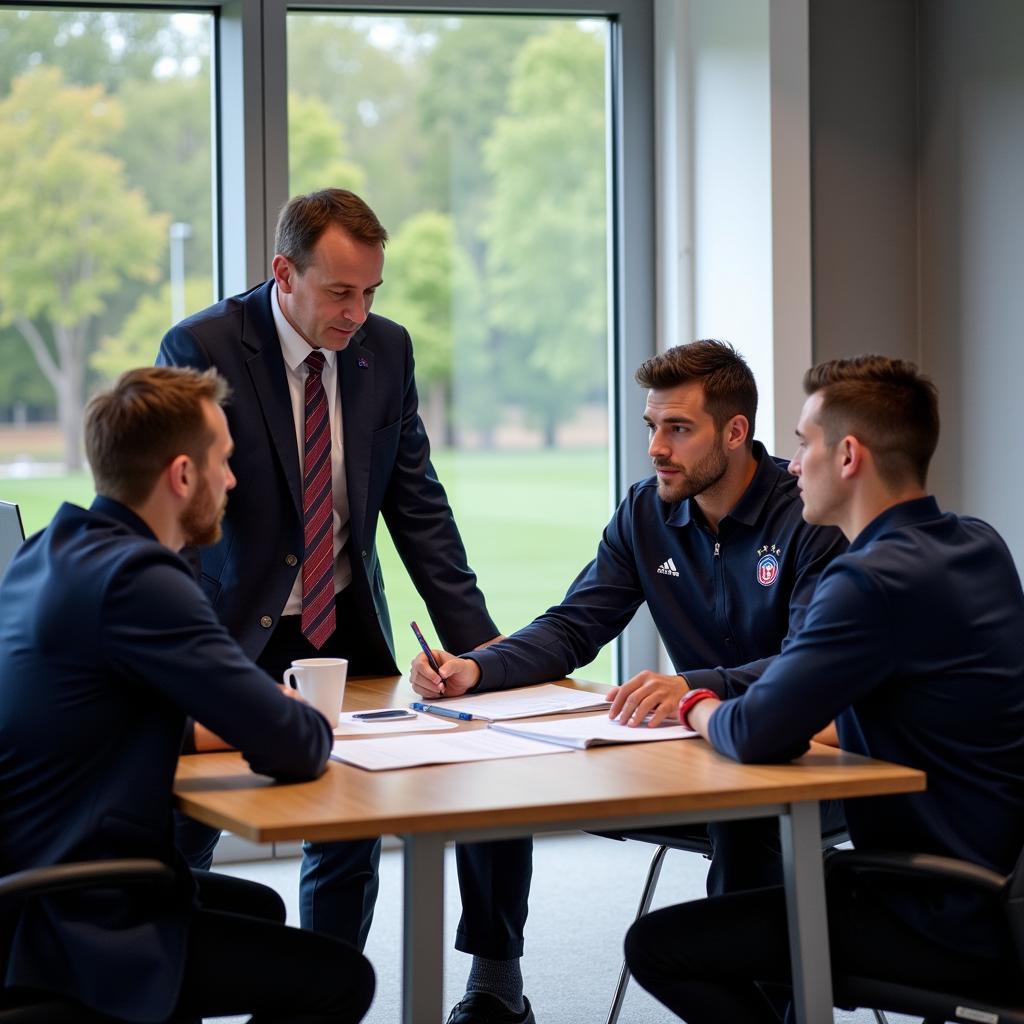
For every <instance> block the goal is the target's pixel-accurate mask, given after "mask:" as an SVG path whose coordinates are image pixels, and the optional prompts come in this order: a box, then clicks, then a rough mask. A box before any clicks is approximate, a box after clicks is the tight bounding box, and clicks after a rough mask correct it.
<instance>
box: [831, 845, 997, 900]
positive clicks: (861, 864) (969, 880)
mask: <svg viewBox="0 0 1024 1024" xmlns="http://www.w3.org/2000/svg"><path fill="white" fill-rule="evenodd" d="M825 871H826V874H827V875H828V877H830V878H831V877H833V876H834V875H835V874H836V873H837V872H840V873H841V872H851V873H855V874H860V875H895V876H898V877H901V878H909V879H918V880H920V881H922V882H924V881H944V882H953V883H961V884H964V885H969V886H971V887H973V888H975V889H980V890H982V891H983V892H987V893H990V894H992V895H993V896H998V895H999V894H1000V893H1002V892H1003V890H1004V889H1005V888H1006V881H1007V880H1006V877H1005V876H1004V875H1000V874H999V873H998V872H996V871H990V870H989V869H988V868H983V867H981V866H980V865H978V864H971V863H970V862H969V861H966V860H957V859H956V858H954V857H940V856H937V855H936V854H931V853H887V852H875V851H871V852H867V851H864V852H861V851H859V850H836V851H835V852H833V853H832V854H831V855H830V856H829V857H828V858H827V860H826V862H825Z"/></svg>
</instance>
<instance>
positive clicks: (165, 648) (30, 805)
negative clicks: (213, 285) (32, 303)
mask: <svg viewBox="0 0 1024 1024" xmlns="http://www.w3.org/2000/svg"><path fill="white" fill-rule="evenodd" d="M225 393H226V389H225V386H224V382H223V381H222V380H220V379H219V378H218V377H217V376H216V374H215V373H213V372H210V373H207V374H198V373H196V372H195V371H192V370H176V369H169V368H151V369H143V370H134V371H131V372H130V373H128V374H125V375H124V376H123V377H122V378H121V380H120V381H119V382H118V384H117V385H116V386H115V388H114V389H113V390H112V391H111V392H108V393H106V394H103V395H99V396H97V398H95V399H93V401H92V402H91V403H90V406H89V409H88V411H87V413H86V424H85V444H86V452H87V454H88V458H89V464H90V466H91V467H92V470H93V474H94V477H95V480H96V490H97V494H98V497H97V498H96V500H95V501H94V502H93V504H92V506H91V508H89V509H88V510H86V509H82V508H78V507H77V506H74V505H69V504H65V505H63V506H61V508H60V509H59V511H58V512H57V514H56V516H55V517H54V519H53V521H52V522H51V524H50V525H49V526H48V527H47V528H46V529H45V530H44V531H42V532H41V533H39V534H36V535H35V536H34V537H32V538H30V539H29V540H28V541H27V542H26V543H25V545H24V546H23V547H22V548H21V550H20V551H19V553H18V554H17V555H16V556H15V558H14V560H13V562H12V563H11V566H10V568H9V570H8V572H7V574H6V575H5V577H4V579H3V583H2V585H0V872H3V873H8V872H13V871H18V870H21V869H25V868H31V867H39V866H44V865H51V864H59V863H63V862H69V861H83V860H84V861H89V860H102V859H105V858H125V857H148V858H156V859H158V860H161V861H164V862H165V863H167V864H169V865H171V866H172V867H173V868H174V869H175V871H176V874H177V876H178V877H177V882H176V884H174V885H173V886H172V887H171V888H170V889H169V890H162V891H155V890H153V891H147V890H139V889H136V890H135V891H134V892H133V893H132V894H131V895H130V896H129V895H128V894H127V893H125V892H123V891H118V890H117V889H116V888H113V887H108V888H104V889H102V890H92V891H76V892H68V893H63V894H59V895H56V894H55V895H50V896H46V897H39V898H36V899H34V900H32V901H30V902H26V903H25V904H24V905H22V906H21V907H19V908H18V909H17V910H16V911H13V912H9V913H6V914H5V916H4V917H3V919H2V920H0V962H5V963H6V975H5V977H4V978H3V983H2V984H3V987H4V989H5V992H6V990H7V989H8V988H16V989H22V988H25V989H30V990H33V989H42V990H45V991H49V992H58V993H61V994H63V995H66V996H68V997H71V998H73V999H75V1000H78V1001H80V1002H81V1003H83V1004H85V1005H86V1006H88V1007H91V1008H92V1009H94V1010H97V1011H99V1012H101V1013H104V1014H110V1015H114V1016H117V1017H119V1018H124V1019H130V1020H140V1021H158V1020H161V1021H162V1020H166V1019H167V1018H168V1017H169V1016H170V1015H171V1014H173V1015H174V1016H175V1019H180V1018H181V1017H190V1018H198V1017H200V1016H204V1015H208V1014H218V1015H219V1014H225V1013H248V1012H254V1011H256V1012H257V1013H256V1016H255V1017H254V1018H253V1020H259V1021H261V1022H263V1024H268V1022H271V1021H284V1020H294V1019H296V1017H297V1016H301V1017H302V1019H303V1020H304V1021H306V1020H308V1021H310V1022H313V1021H320V1022H323V1024H327V1022H329V1021H330V1022H336V1024H340V1022H355V1021H358V1020H359V1019H361V1017H362V1016H363V1014H364V1013H365V1012H366V1009H367V1008H368V1007H369V1003H370V999H371V998H372V995H373V971H372V969H371V968H370V965H369V963H368V962H367V961H366V959H365V958H364V957H363V956H362V954H361V953H359V952H358V951H357V950H355V949H354V948H353V947H352V946H351V945H347V944H345V943H343V942H340V941H338V940H336V939H331V938H329V937H327V936H319V935H311V934H309V933H307V932H302V931H299V930H297V929H293V928H285V927H284V906H283V904H282V903H281V900H280V898H279V897H278V896H277V895H276V894H275V893H274V892H273V891H272V890H269V889H267V888H266V887H264V886H260V885H256V884H254V883H249V882H242V881H240V880H237V879H226V878H223V879H222V878H219V876H216V875H210V874H208V873H197V876H196V877H195V878H193V875H192V874H191V873H190V872H189V870H188V868H187V867H186V865H185V864H184V863H183V862H182V860H181V857H180V855H179V854H178V852H177V851H176V849H175V845H174V829H173V822H172V817H171V784H172V782H173V779H174V770H175V765H176V763H177V760H178V755H179V752H180V750H181V746H182V737H183V734H184V733H185V731H186V721H187V716H192V717H193V718H194V719H195V720H196V721H198V722H202V723H203V725H204V726H205V727H207V728H209V729H212V730H213V731H214V732H215V733H217V734H219V735H222V736H223V737H225V739H226V740H228V741H229V742H230V743H232V744H233V745H234V746H236V747H238V748H239V749H240V750H241V751H242V753H243V754H244V756H245V758H246V759H247V761H248V762H249V764H250V766H251V767H252V768H253V770H254V771H257V772H261V773H263V774H267V775H271V776H273V777H275V778H277V779H279V780H281V781H301V780H305V779H311V778H315V777H316V776H317V775H319V774H320V773H321V772H322V771H323V767H324V764H325V763H326V760H327V756H328V754H329V752H330V747H331V742H332V736H331V729H330V727H329V725H328V723H327V722H326V721H325V719H324V718H323V716H322V715H320V714H319V712H317V711H315V710H314V709H313V708H311V707H310V706H309V705H307V704H305V703H304V702H302V701H301V700H298V699H293V700H289V699H287V698H286V695H285V692H284V690H283V689H282V688H281V687H280V686H276V685H275V684H274V682H273V681H272V680H270V679H269V678H268V677H267V676H266V674H265V673H264V672H262V671H260V669H258V668H257V667H256V666H255V665H254V664H253V663H252V661H251V660H250V659H248V658H247V657H246V656H245V654H244V653H243V652H242V651H241V650H240V649H239V647H238V645H237V644H236V643H235V642H234V641H233V640H232V639H231V637H230V636H229V635H228V633H227V631H226V630H225V628H224V627H223V625H221V623H219V622H218V621H217V617H216V616H215V615H214V613H213V610H212V609H211V608H210V604H209V601H208V600H207V599H206V597H205V596H204V595H203V593H202V591H201V590H200V589H199V587H198V586H197V585H196V582H195V579H194V578H193V575H192V572H191V569H190V568H189V566H188V565H187V563H186V562H185V561H184V560H183V559H182V558H181V557H179V555H178V554H177V552H178V551H179V549H181V548H182V547H183V546H184V545H186V544H205V543H210V542H212V541H214V540H216V538H217V537H218V536H219V534H220V521H221V517H222V515H223V511H224V504H225V500H226V494H227V492H228V491H229V490H230V489H231V488H232V487H233V486H234V482H235V481H234V477H233V475H232V472H231V468H230V466H229V465H228V457H229V456H230V454H231V448H232V444H231V436H230V434H229V432H228V427H227V421H226V419H225V416H224V413H223V411H222V409H221V407H220V402H221V401H222V400H223V398H224V395H225ZM189 731H190V730H189Z"/></svg>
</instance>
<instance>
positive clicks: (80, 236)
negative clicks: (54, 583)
mask: <svg viewBox="0 0 1024 1024" xmlns="http://www.w3.org/2000/svg"><path fill="white" fill-rule="evenodd" d="M122 121H123V116H122V111H121V107H120V104H119V103H118V102H117V101H116V100H115V99H113V98H112V97H110V96H109V95H108V94H107V93H106V92H105V91H104V89H103V87H102V86H98V85H97V86H90V87H82V86H69V85H66V84H65V83H64V81H63V77H62V75H61V72H60V71H59V70H58V69H57V68H45V67H44V68H39V69H37V70H35V71H32V72H29V73H27V74H25V75H23V76H22V77H20V78H18V79H15V81H14V82H13V83H12V87H11V92H10V94H9V95H8V96H6V97H5V98H4V99H3V100H0V139H2V140H3V141H2V144H0V180H2V181H3V182H4V189H3V191H2V192H0V266H2V267H3V271H4V272H3V274H0V326H8V325H13V326H14V327H15V328H16V329H17V330H18V332H19V333H20V334H21V335H22V337H23V338H24V340H25V342H26V344H27V345H28V346H29V348H30V349H31V350H32V354H33V355H34V356H35V359H36V362H37V363H38V364H39V367H40V369H41V370H42V372H43V374H44V375H45V376H46V378H47V380H48V381H49V382H50V384H51V385H52V387H53V389H54V392H55V394H56V398H57V410H58V418H59V419H60V422H61V427H62V429H63V432H64V438H65V456H66V462H67V464H68V466H69V468H73V469H76V468H78V466H79V465H80V463H81V452H80V444H79V441H80V430H81V424H80V420H81V410H82V397H83V389H84V367H85V354H86V347H87V343H88V340H89V331H90V327H91V325H92V321H93V319H94V318H95V317H96V316H97V315H98V314H99V313H101V312H102V311H103V309H104V307H105V304H106V301H107V299H108V297H109V296H111V295H112V294H113V293H115V292H116V291H117V290H118V289H119V288H120V287H121V286H122V284H123V282H124V281H125V280H129V279H132V280H151V279H153V278H154V277H155V275H156V272H157V262H156V259H157V254H158V252H159V250H160V248H161V246H162V244H163V239H164V238H165V237H166V223H167V218H166V217H163V216H158V215H154V214H151V213H150V211H149V207H148V204H147V203H146V199H145V197H144V196H143V195H142V193H141V192H139V191H138V190H133V189H129V188H128V187H127V185H126V183H125V180H124V166H123V164H122V162H121V161H120V160H118V159H117V158H115V157H113V156H111V155H110V153H109V145H110V142H111V140H112V139H113V137H114V136H116V134H117V132H118V131H120V129H121V126H122Z"/></svg>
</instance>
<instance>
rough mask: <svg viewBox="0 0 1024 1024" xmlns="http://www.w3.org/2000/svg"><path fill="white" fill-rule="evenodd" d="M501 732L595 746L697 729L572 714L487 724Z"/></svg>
mask: <svg viewBox="0 0 1024 1024" xmlns="http://www.w3.org/2000/svg"><path fill="white" fill-rule="evenodd" d="M491 731H494V732H504V733H509V734H514V735H516V736H528V737H529V738H530V739H535V740H544V741H545V742H547V743H561V744H564V745H565V746H567V747H576V748H583V747H596V746H602V745H604V744H609V743H653V742H656V741H658V740H683V739H690V738H691V737H693V736H696V735H697V733H695V732H691V731H690V730H689V729H684V728H683V727H682V726H681V725H680V724H679V723H678V722H676V721H674V720H669V721H668V722H665V723H664V724H663V725H658V726H655V727H654V728H653V729H652V728H649V727H648V726H646V725H638V726H637V727H636V728H635V729H633V728H630V727H629V726H628V725H622V724H621V723H620V722H617V721H613V720H612V719H610V718H609V717H608V716H607V715H576V716H574V717H573V718H558V719H555V720H554V721H551V722H523V723H522V724H521V725H500V724H499V725H490V726H488V732H491Z"/></svg>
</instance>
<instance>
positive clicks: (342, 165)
mask: <svg viewBox="0 0 1024 1024" xmlns="http://www.w3.org/2000/svg"><path fill="white" fill-rule="evenodd" d="M288 120H289V124H290V125H291V127H290V129H289V132H288V191H289V192H290V193H291V194H292V195H293V196H294V195H298V194H299V193H305V192H313V191H315V190H317V189H321V188H347V189H350V190H351V191H352V192H355V193H357V194H362V192H363V189H364V188H365V187H366V175H365V173H364V172H363V169H362V168H361V167H359V166H358V165H357V164H354V163H352V161H350V160H347V159H346V158H345V138H344V129H343V128H342V126H341V124H340V123H339V122H338V121H337V120H336V119H335V117H334V115H333V114H332V113H331V110H330V108H329V107H328V106H327V104H326V103H324V102H323V100H321V99H318V98H317V97H316V96H299V95H298V94H297V93H294V92H293V93H291V94H290V95H289V97H288Z"/></svg>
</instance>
